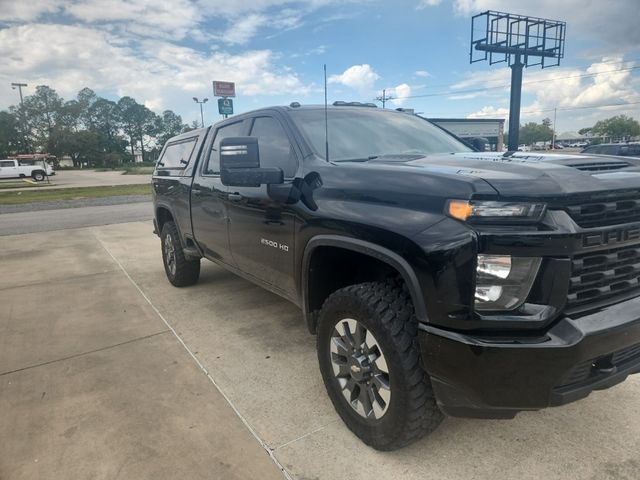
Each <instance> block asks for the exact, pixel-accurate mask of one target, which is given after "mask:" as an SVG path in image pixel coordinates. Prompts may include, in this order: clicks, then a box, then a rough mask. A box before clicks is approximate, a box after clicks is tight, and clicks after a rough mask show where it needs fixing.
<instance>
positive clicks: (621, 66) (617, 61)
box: [429, 58, 640, 88]
mask: <svg viewBox="0 0 640 480" xmlns="http://www.w3.org/2000/svg"><path fill="white" fill-rule="evenodd" d="M637 61H640V58H631V59H629V60H611V61H608V62H598V65H602V64H605V65H608V64H610V63H618V64H620V68H626V67H624V66H623V64H625V63H631V62H637ZM591 66H593V64H591V65H582V66H578V67H572V68H588V67H591ZM600 73H607V72H600ZM600 73H595V74H594V73H588V74H585V75H586V76H592V75H599V74H600ZM463 81H464V80H461V81H460V82H456V83H440V84H436V85H429V88H440V87H454V86H456V85H458V84H459V83H461V82H463ZM499 81H500V80H497V79H496V80H488V83H495V82H499ZM536 81H537V80H536ZM507 86H509V85H507Z"/></svg>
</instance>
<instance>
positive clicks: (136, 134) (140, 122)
mask: <svg viewBox="0 0 640 480" xmlns="http://www.w3.org/2000/svg"><path fill="white" fill-rule="evenodd" d="M118 111H119V116H120V120H121V124H122V128H123V130H124V132H125V133H126V135H127V137H128V138H129V147H130V148H131V157H132V159H133V158H134V157H135V147H136V146H137V145H140V150H141V153H142V158H143V159H144V156H145V155H144V154H145V145H148V140H147V137H152V136H154V134H155V127H156V114H155V113H153V112H152V111H151V110H149V109H148V108H147V107H145V106H144V105H141V104H139V103H138V102H136V101H135V100H134V99H133V98H131V97H122V98H121V99H120V100H119V101H118Z"/></svg>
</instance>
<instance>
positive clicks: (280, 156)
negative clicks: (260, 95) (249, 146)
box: [251, 117, 298, 177]
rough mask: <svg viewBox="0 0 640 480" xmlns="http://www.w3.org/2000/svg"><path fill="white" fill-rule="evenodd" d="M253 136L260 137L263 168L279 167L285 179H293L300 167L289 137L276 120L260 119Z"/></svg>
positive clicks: (252, 130)
mask: <svg viewBox="0 0 640 480" xmlns="http://www.w3.org/2000/svg"><path fill="white" fill-rule="evenodd" d="M251 136H252V137H258V149H259V152H260V166H261V167H278V168H281V169H282V171H283V172H284V176H285V177H293V176H294V175H295V173H296V169H297V167H298V164H297V161H296V158H295V156H294V154H293V150H292V148H291V142H289V137H287V134H286V133H285V131H284V129H283V128H282V125H280V122H278V121H277V120H276V119H275V118H271V117H258V118H256V119H255V121H254V122H253V128H252V129H251Z"/></svg>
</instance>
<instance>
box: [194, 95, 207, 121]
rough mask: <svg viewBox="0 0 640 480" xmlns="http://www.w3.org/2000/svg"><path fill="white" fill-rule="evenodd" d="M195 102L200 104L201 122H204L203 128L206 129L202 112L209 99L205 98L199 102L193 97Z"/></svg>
mask: <svg viewBox="0 0 640 480" xmlns="http://www.w3.org/2000/svg"><path fill="white" fill-rule="evenodd" d="M193 101H194V102H196V103H198V104H200V120H201V121H202V128H204V113H203V112H202V104H203V103H207V102H208V101H209V99H208V98H205V99H203V100H202V101H200V100H198V97H193Z"/></svg>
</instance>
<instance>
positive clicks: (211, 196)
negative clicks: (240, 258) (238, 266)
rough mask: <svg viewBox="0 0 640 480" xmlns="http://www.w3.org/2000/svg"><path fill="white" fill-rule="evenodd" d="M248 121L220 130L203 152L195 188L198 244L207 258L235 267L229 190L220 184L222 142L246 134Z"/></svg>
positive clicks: (194, 218)
mask: <svg viewBox="0 0 640 480" xmlns="http://www.w3.org/2000/svg"><path fill="white" fill-rule="evenodd" d="M246 128H247V125H246V124H245V122H244V120H239V121H237V122H232V123H226V124H224V125H222V126H220V127H218V128H217V130H216V131H215V132H214V133H213V136H212V140H211V141H210V142H207V144H206V145H205V149H204V150H203V152H202V161H201V162H200V165H199V166H198V169H197V171H196V174H195V177H194V179H193V185H192V186H191V219H192V223H193V234H194V237H195V240H196V242H197V243H198V245H199V246H200V248H202V249H203V250H204V253H205V255H206V256H207V257H209V258H211V259H215V260H218V261H221V262H224V263H227V264H229V265H234V261H233V258H232V257H231V251H230V249H229V234H228V211H227V206H226V201H227V193H228V187H226V186H224V185H222V182H221V181H220V142H221V141H222V139H223V138H225V137H238V136H242V135H244V134H245V131H246Z"/></svg>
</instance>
